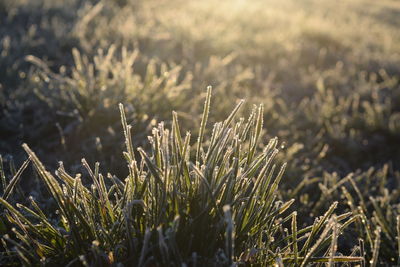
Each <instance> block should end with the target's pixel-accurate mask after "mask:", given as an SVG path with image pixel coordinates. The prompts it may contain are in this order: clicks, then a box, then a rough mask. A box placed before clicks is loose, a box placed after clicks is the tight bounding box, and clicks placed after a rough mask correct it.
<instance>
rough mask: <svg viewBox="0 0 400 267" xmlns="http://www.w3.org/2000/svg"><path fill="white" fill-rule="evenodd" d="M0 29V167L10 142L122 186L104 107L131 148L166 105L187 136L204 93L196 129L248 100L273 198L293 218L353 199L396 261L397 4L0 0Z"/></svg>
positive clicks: (15, 148) (165, 116)
mask: <svg viewBox="0 0 400 267" xmlns="http://www.w3.org/2000/svg"><path fill="white" fill-rule="evenodd" d="M0 25H1V26H0V51H1V52H0V106H1V109H0V154H2V155H3V158H4V159H5V160H6V162H9V161H10V160H11V158H13V159H14V160H15V161H16V162H17V163H21V162H22V161H23V159H24V158H25V157H26V156H25V154H24V153H23V151H22V149H21V146H20V145H21V144H22V142H26V143H28V144H29V145H30V146H31V147H32V148H33V150H35V151H36V152H37V154H38V155H39V157H40V158H41V159H42V160H43V162H45V163H46V165H47V166H49V167H52V168H54V167H56V166H57V162H58V161H59V160H63V161H64V163H65V166H66V168H68V169H69V170H71V171H72V172H77V171H79V170H80V167H79V166H80V160H81V158H82V157H85V158H87V159H88V161H89V162H94V161H95V160H97V161H100V162H101V164H102V166H103V168H104V169H107V170H109V171H110V172H111V173H115V174H116V175H117V176H119V177H124V175H126V173H125V171H124V170H125V168H122V167H124V166H125V162H124V161H123V160H122V154H121V151H122V150H123V137H122V131H121V126H120V125H119V113H118V109H117V104H118V103H120V102H122V103H124V104H125V107H126V108H127V116H128V119H129V121H130V122H132V124H133V129H134V132H133V134H134V142H136V145H144V144H145V141H146V138H147V135H148V134H149V133H150V129H151V127H152V126H154V125H155V124H156V122H157V121H161V120H166V121H167V123H168V121H170V118H171V112H172V111H173V110H176V111H178V112H179V114H180V115H181V116H182V118H181V122H182V124H183V125H184V128H185V129H197V127H195V126H196V125H198V123H199V122H200V119H201V118H200V116H201V110H202V106H203V99H204V92H205V88H206V86H207V85H212V86H213V88H214V90H213V93H214V95H213V102H214V105H213V109H212V110H211V113H210V121H211V122H215V121H218V120H221V119H223V118H225V116H226V115H227V114H229V112H230V110H231V108H232V106H233V105H234V103H236V102H237V100H238V99H240V98H245V99H246V100H247V101H246V105H245V109H244V110H243V111H244V113H245V114H247V111H248V110H250V108H251V107H252V105H253V104H260V103H262V104H264V107H265V118H264V121H265V124H264V125H265V132H264V136H265V137H264V138H266V139H265V140H267V138H269V137H274V136H277V137H278V138H279V140H280V142H281V148H282V149H283V153H281V155H280V158H281V160H282V161H287V162H288V168H287V172H286V174H285V176H286V178H285V179H283V185H282V188H283V190H281V198H282V199H288V198H291V197H294V198H296V199H297V202H296V203H297V204H295V205H297V206H296V209H298V211H299V212H300V214H301V215H299V220H300V221H302V222H303V223H306V222H307V223H310V222H312V221H313V217H314V216H316V215H320V214H321V212H322V211H324V210H326V208H327V207H329V205H330V203H331V201H335V200H340V203H339V207H341V209H343V210H352V209H354V210H353V212H356V210H357V208H356V207H357V205H358V204H357V203H363V202H365V203H366V204H365V205H364V204H363V205H364V206H365V207H363V209H364V210H363V214H364V213H365V214H366V215H367V216H368V225H367V226H368V227H370V228H371V229H374V228H376V227H377V226H379V225H385V227H383V229H387V230H386V232H387V234H385V235H383V237H382V238H383V245H382V246H381V253H380V257H381V261H382V262H385V263H393V262H394V261H395V260H396V261H397V255H396V252H395V250H396V244H395V241H396V237H395V236H394V234H393V233H395V232H396V231H395V227H396V226H395V225H396V222H395V217H396V214H399V213H400V211H399V209H400V205H399V195H400V190H399V189H398V188H399V183H400V175H399V168H400V166H399V162H400V161H399V160H400V149H399V144H400V82H399V78H400V30H399V29H400V2H398V1H395V0H382V1H370V0H349V1H342V0H340V1H325V0H324V1H317V0H301V1H295V0H286V1H276V0H247V1H246V0H232V1H228V0H222V1H214V0H206V1H181V0H169V1H159V0H158V1H153V0H147V1H128V0H103V1H83V0H71V1H58V0H35V1H28V0H26V1H24V0H2V1H0ZM193 134H194V135H196V133H193ZM11 169H12V168H11ZM10 171H11V170H10ZM350 173H353V174H352V175H353V176H352V177H353V178H351V179H349V176H348V175H349V174H350ZM350 180H351V181H353V182H351V181H350ZM356 188H358V189H356ZM357 191H359V192H361V194H358V193H357ZM346 192H347V193H348V194H347V193H346ZM348 196H354V199H352V201H350V200H348ZM369 197H372V198H373V199H375V200H376V203H378V204H376V205H377V206H378V207H379V209H381V213H382V216H380V215H379V214H378V213H379V212H378V213H377V209H376V205H375V206H374V204H373V203H374V201H372V200H370V199H369ZM348 203H351V205H349V204H348ZM352 205H353V206H354V207H352ZM360 205H361V204H360ZM363 205H361V206H363ZM382 210H383V211H382ZM378 215H379V216H378ZM374 218H375V219H374ZM376 218H378V219H376ZM390 229H392V230H390ZM372 231H373V230H372ZM356 233H357V236H358V237H360V236H364V235H366V234H367V233H366V231H365V229H364V228H362V227H361V226H358V228H357V232H356ZM348 238H349V240H350V239H351V240H352V238H353V239H354V236H351V235H349V236H348ZM343 243H344V244H346V243H347V240H344V241H343ZM349 244H350V243H349ZM367 245H368V244H367ZM348 246H349V247H348V249H350V248H351V245H348ZM369 246H370V248H367V250H368V249H371V250H372V246H373V244H369ZM342 247H343V246H342ZM344 247H346V245H344Z"/></svg>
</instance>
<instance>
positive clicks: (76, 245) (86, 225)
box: [0, 88, 363, 266]
mask: <svg viewBox="0 0 400 267" xmlns="http://www.w3.org/2000/svg"><path fill="white" fill-rule="evenodd" d="M210 100H211V88H209V89H208V92H207V99H206V102H205V108H204V112H203V119H202V121H201V126H200V135H199V138H198V142H197V145H196V147H197V149H196V150H195V151H193V149H192V146H193V144H192V142H191V134H190V132H187V134H186V135H185V136H184V137H183V136H182V135H181V129H180V125H179V123H178V116H177V114H176V113H174V114H173V123H172V126H171V129H167V128H165V126H164V123H160V124H159V125H158V127H157V128H154V129H153V131H152V133H153V134H152V136H150V137H149V142H150V146H151V152H150V153H147V152H145V151H144V150H143V149H142V148H137V149H134V147H133V145H132V139H131V126H130V125H129V124H128V123H127V121H126V116H125V111H124V107H123V105H122V104H120V111H121V120H122V126H123V129H124V135H125V144H126V151H125V152H124V156H125V158H126V164H127V166H128V169H129V175H128V177H127V178H126V179H125V180H124V181H121V180H119V179H117V178H115V176H113V175H111V174H108V175H107V176H106V177H105V176H104V175H103V174H102V173H101V172H100V165H99V163H96V164H95V166H94V169H93V168H92V167H90V166H89V164H88V163H87V162H86V160H84V159H83V160H82V164H83V166H84V167H85V168H86V170H87V172H88V174H89V176H90V177H91V179H92V183H91V184H90V185H87V186H84V185H83V184H82V180H81V178H80V177H75V178H73V177H72V176H70V175H69V174H67V173H66V172H65V170H64V168H63V166H62V165H61V166H60V168H59V169H58V170H57V171H56V177H57V178H56V177H55V176H53V175H52V174H51V173H50V172H48V171H47V170H46V169H45V167H44V166H43V164H42V163H41V161H40V160H39V159H38V158H37V156H36V154H35V153H34V152H33V151H32V150H31V149H30V148H29V146H27V145H26V144H24V145H23V147H24V149H25V151H26V152H27V154H28V156H29V158H28V160H27V161H26V163H25V164H24V165H23V166H22V167H21V169H20V171H18V172H17V173H16V175H15V177H14V178H13V179H12V180H11V181H10V183H9V184H7V185H6V189H5V192H4V194H3V197H2V198H0V202H1V204H2V205H3V206H4V207H5V208H6V209H7V210H8V212H6V213H5V214H4V216H5V218H6V220H7V223H9V224H11V226H12V227H13V228H12V229H11V232H10V234H6V235H5V236H4V237H3V239H2V242H3V244H5V248H6V251H5V253H4V254H3V260H7V261H8V262H15V261H16V258H18V260H19V261H20V262H21V264H23V265H27V266H31V265H32V264H33V265H36V264H50V265H54V264H61V265H66V264H71V263H78V262H80V263H81V264H83V265H86V264H88V263H89V262H90V263H91V264H94V265H100V264H117V263H123V264H129V265H132V264H133V265H139V266H142V265H149V264H157V265H181V264H200V265H204V264H205V265H210V264H215V265H227V266H231V265H232V264H233V263H235V264H239V263H243V264H244V263H248V264H261V263H262V264H267V265H269V264H274V263H276V262H281V263H282V264H285V265H286V266H289V265H296V266H297V265H301V266H305V265H306V264H307V263H310V262H328V261H329V263H330V264H333V263H335V262H361V261H363V258H362V257H359V256H358V257H357V256H349V257H344V256H340V257H337V256H336V253H335V251H336V249H337V247H336V246H337V245H336V244H337V239H338V235H339V233H341V232H342V231H344V230H345V229H346V227H347V226H349V225H350V224H351V223H354V222H355V221H356V220H357V216H352V215H351V213H345V214H342V215H339V216H336V215H334V216H333V213H334V211H335V209H336V206H337V202H335V203H333V204H332V205H331V207H330V208H329V209H328V211H326V213H325V214H324V215H323V216H322V217H321V218H319V219H316V220H315V222H314V224H312V225H310V226H308V227H304V228H303V227H299V228H298V226H297V219H296V214H297V213H296V212H292V213H289V212H288V211H287V210H288V209H289V208H290V206H291V205H292V204H293V202H294V199H292V200H289V201H287V202H282V201H280V200H278V195H279V193H278V192H279V191H278V185H279V183H280V181H281V179H282V176H283V174H284V169H285V166H286V164H283V165H282V166H279V165H277V164H276V163H275V157H276V155H277V154H278V153H279V150H278V149H277V145H278V140H277V139H276V138H275V139H271V140H270V141H269V142H268V144H260V134H261V129H262V127H263V107H262V106H260V107H258V108H257V109H255V110H253V112H252V113H251V115H250V117H249V119H248V120H244V119H240V120H235V117H236V114H237V112H238V110H239V108H240V106H241V105H242V103H243V102H239V104H238V105H237V106H236V108H235V109H234V110H233V112H232V113H231V114H230V115H229V117H228V118H227V119H226V120H224V121H223V122H219V123H216V124H215V125H214V127H213V131H212V135H211V137H206V136H204V129H205V127H206V125H207V117H208V112H209V109H210ZM203 140H204V141H203ZM261 145H263V148H262V149H260V146H261ZM137 152H139V154H140V157H139V158H138V157H137V156H138V155H136V153H137ZM30 161H32V162H33V164H34V166H35V169H36V171H37V172H38V174H39V176H40V178H41V180H42V182H43V183H44V185H45V186H46V188H47V190H48V191H49V192H50V195H51V197H52V200H53V201H54V202H55V205H56V209H57V210H58V211H59V212H58V214H56V215H55V214H46V213H45V212H44V211H43V210H42V209H41V208H40V207H39V206H38V204H37V203H36V202H35V200H34V198H32V197H31V198H30V204H29V205H27V206H25V205H22V204H16V206H17V208H15V207H14V206H13V205H12V204H10V203H9V202H7V200H6V199H7V198H8V197H9V196H10V194H11V192H12V190H13V189H14V188H15V185H16V181H17V180H18V178H19V177H20V174H21V172H22V171H23V170H24V169H25V168H26V165H27V164H29V162H30ZM50 216H51V217H53V219H49V217H50ZM290 223H291V231H290V232H288V231H287V229H286V230H284V229H283V227H284V226H285V225H287V224H289V225H290ZM3 224H4V223H3ZM330 244H332V245H330ZM12 246H15V247H14V248H12ZM85 262H87V263H85ZM4 263H6V262H4Z"/></svg>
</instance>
